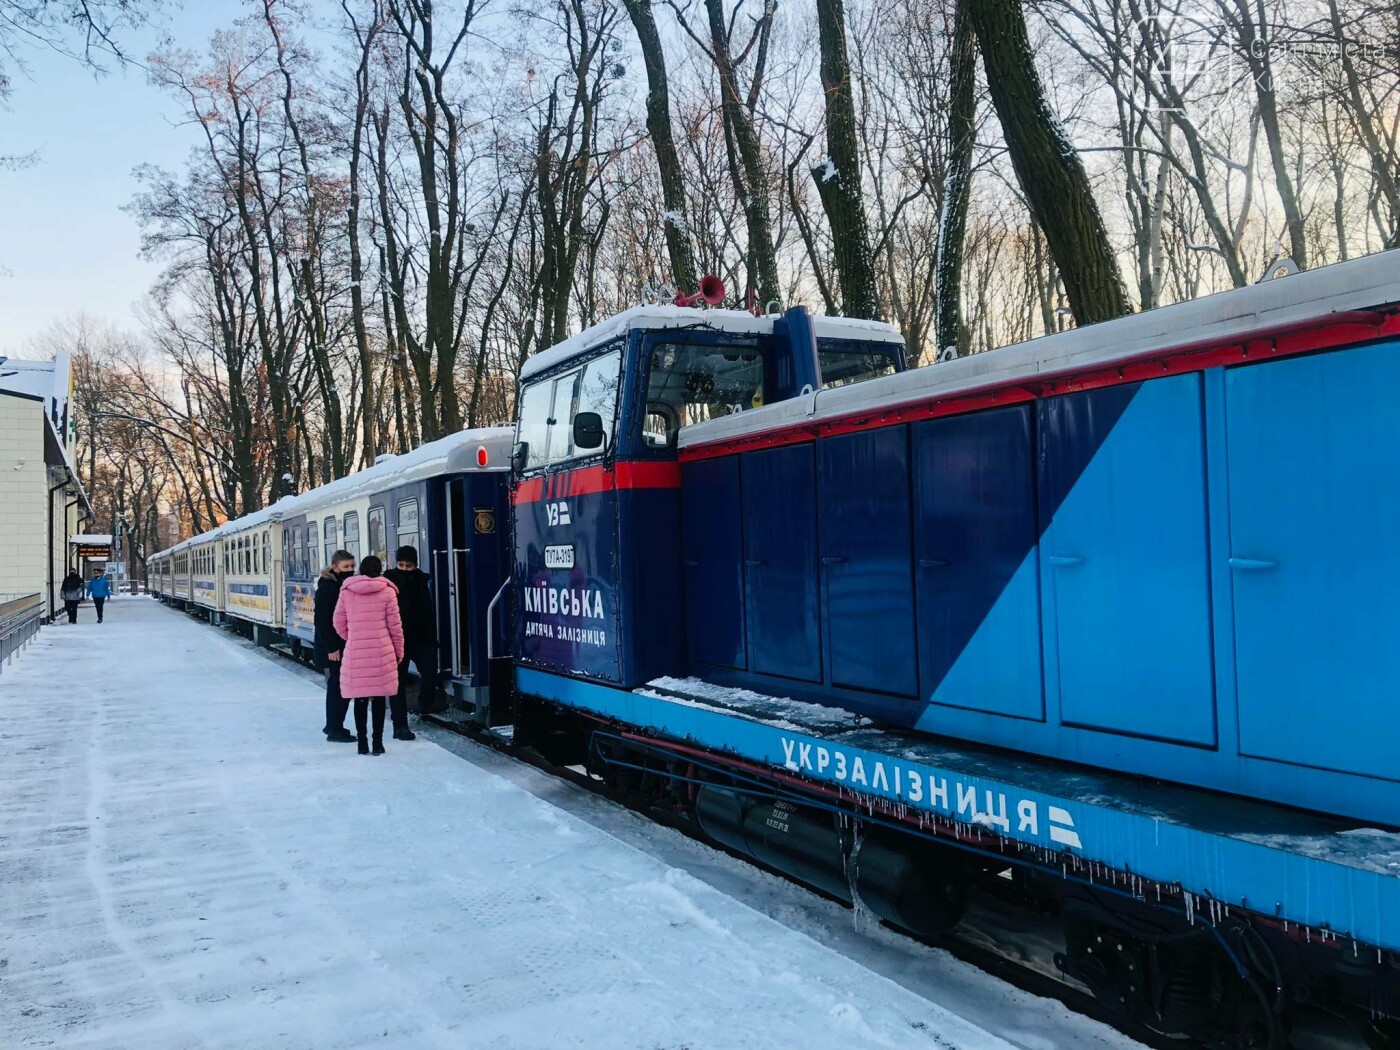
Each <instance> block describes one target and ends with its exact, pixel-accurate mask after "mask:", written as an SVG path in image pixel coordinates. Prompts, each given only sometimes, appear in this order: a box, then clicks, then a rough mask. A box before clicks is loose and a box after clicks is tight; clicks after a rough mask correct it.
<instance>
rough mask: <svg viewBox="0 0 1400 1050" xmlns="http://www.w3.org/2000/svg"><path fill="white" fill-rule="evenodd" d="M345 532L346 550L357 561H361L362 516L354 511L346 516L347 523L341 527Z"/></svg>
mask: <svg viewBox="0 0 1400 1050" xmlns="http://www.w3.org/2000/svg"><path fill="white" fill-rule="evenodd" d="M341 529H342V531H343V532H344V540H345V549H346V550H348V551H349V552H350V553H351V554H353V555H354V556H355V560H356V561H359V560H360V516H359V515H358V514H356V513H355V512H354V511H353V510H352V511H350V512H348V513H347V514H346V515H345V523H344V524H343V525H342V526H341Z"/></svg>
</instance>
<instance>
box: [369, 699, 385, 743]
mask: <svg viewBox="0 0 1400 1050" xmlns="http://www.w3.org/2000/svg"><path fill="white" fill-rule="evenodd" d="M373 705H374V707H373V711H374V714H373V719H374V748H373V750H372V751H370V754H372V755H382V754H384V698H383V697H382V696H376V697H375V698H374V700H373Z"/></svg>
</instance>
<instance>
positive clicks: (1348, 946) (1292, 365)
mask: <svg viewBox="0 0 1400 1050" xmlns="http://www.w3.org/2000/svg"><path fill="white" fill-rule="evenodd" d="M1397 336H1400V254H1396V253H1389V254H1383V255H1379V256H1375V257H1371V258H1367V259H1363V260H1359V261H1356V262H1352V263H1347V264H1342V265H1338V266H1333V267H1328V268H1326V269H1321V270H1318V271H1314V272H1311V273H1306V274H1302V275H1297V276H1291V277H1289V278H1287V279H1286V280H1281V281H1273V282H1269V283H1266V284H1261V285H1258V286H1255V287H1251V288H1247V289H1242V290H1238V291H1234V292H1229V293H1225V294H1222V295H1217V296H1212V297H1209V298H1206V299H1202V300H1198V301H1195V302H1190V303H1184V304H1181V305H1177V306H1171V307H1166V308H1163V309H1158V310H1153V311H1151V312H1148V313H1144V314H1140V315H1135V316H1131V317H1127V318H1124V319H1122V320H1119V321H1115V322H1111V323H1108V324H1103V325H1098V326H1094V327H1091V328H1086V329H1081V330H1076V331H1072V332H1068V333H1064V334H1061V335H1056V336H1052V337H1049V338H1046V339H1040V340H1035V341H1033V342H1031V343H1028V344H1024V345H1022V346H1016V347H1008V348H1005V349H1002V350H998V351H994V352H991V353H987V354H982V355H978V356H975V357H972V358H967V359H963V360H959V361H954V362H950V363H945V364H940V365H939V366H938V367H936V368H929V369H921V370H915V371H906V370H905V368H904V358H903V351H902V347H901V345H900V341H899V337H898V334H897V333H896V332H894V331H893V330H892V329H889V328H888V327H886V326H882V325H876V324H870V323H864V322H855V321H848V320H842V319H827V318H812V317H810V316H808V315H807V313H806V312H805V311H804V310H802V309H800V308H797V309H792V310H789V311H787V312H786V313H784V314H782V315H780V316H769V317H764V318H755V317H751V316H749V315H746V314H742V313H734V312H727V311H718V310H715V311H704V312H697V311H694V310H687V309H678V308H674V307H643V308H639V309H636V310H632V311H629V312H627V313H624V314H622V315H620V316H618V317H616V318H614V319H612V320H611V321H609V322H607V323H605V324H604V325H600V326H598V327H595V328H593V329H590V330H588V331H586V332H584V333H582V334H580V335H579V336H576V337H575V338H573V339H571V340H569V341H568V342H566V343H565V344H563V345H561V346H558V347H555V348H553V349H552V350H550V351H548V352H546V353H544V354H541V355H539V356H537V357H535V358H533V359H531V360H530V361H529V362H527V365H526V367H525V369H524V371H523V372H522V375H521V388H520V398H519V405H520V420H519V429H518V443H517V445H516V449H515V464H514V465H515V468H516V472H517V478H516V482H515V488H514V493H513V502H514V527H515V538H514V543H515V595H514V597H515V601H516V607H515V612H516V615H515V656H516V665H517V669H516V686H517V692H518V697H517V714H516V737H515V739H516V741H517V742H518V743H521V744H527V745H530V746H534V747H536V748H537V749H538V750H540V751H542V752H544V753H545V754H547V755H550V756H552V757H554V759H555V760H556V761H559V762H577V761H588V762H589V763H591V765H592V768H593V769H595V770H596V771H597V772H599V773H601V774H602V775H604V776H605V777H607V778H608V779H609V780H611V781H612V782H613V783H614V784H615V785H617V786H619V787H622V788H625V789H627V790H634V791H640V792H642V793H644V794H645V793H648V792H649V793H650V794H651V795H652V796H653V797H654V798H655V800H657V801H659V802H661V803H662V804H666V805H673V806H674V807H675V808H676V809H677V810H679V811H682V812H684V813H686V814H688V815H690V816H691V817H693V818H694V819H695V820H696V821H697V822H698V823H699V824H700V825H701V826H702V827H703V828H704V829H705V831H706V832H707V833H709V834H710V835H711V836H712V837H713V838H715V839H717V840H719V841H721V842H723V843H724V844H726V845H728V846H730V847H731V848H733V849H735V850H738V851H740V852H742V853H745V854H748V855H751V856H754V857H756V858H758V859H760V860H762V861H764V862H765V863H768V864H771V865H772V866H774V867H777V868H780V869H782V870H787V871H789V872H792V873H793V874H796V875H797V876H798V877H800V878H803V879H804V880H806V881H808V882H810V883H812V884H814V885H817V886H818V887H820V888H822V889H824V890H827V891H828V892H831V893H834V894H836V895H838V896H843V897H845V898H846V899H848V900H852V899H860V900H861V901H863V902H864V903H865V904H866V905H867V906H869V907H870V908H871V909H872V910H873V911H875V912H876V914H879V915H880V916H881V917H883V918H886V919H889V920H890V921H893V922H896V923H897V924H899V925H901V926H904V927H906V928H909V929H913V930H915V931H917V932H933V931H934V930H937V929H941V928H944V927H946V926H947V925H949V924H951V923H953V922H955V921H957V918H958V916H959V915H960V914H961V911H962V908H963V906H965V904H966V902H967V900H968V899H969V898H970V897H971V896H972V894H973V893H974V891H976V890H978V889H979V888H985V885H986V881H987V879H988V878H989V877H997V876H1004V875H1007V874H1010V873H1014V874H1015V880H1014V881H1015V882H1016V883H1017V885H1018V886H1020V887H1021V889H1022V891H1023V892H1025V893H1026V894H1028V895H1030V896H1032V897H1035V898H1037V899H1044V900H1050V901H1053V902H1055V903H1054V907H1056V908H1058V909H1060V911H1061V914H1062V917H1063V924H1064V933H1065V951H1064V952H1063V953H1062V955H1061V957H1060V959H1059V962H1060V965H1061V969H1062V971H1063V972H1064V973H1065V974H1067V975H1069V976H1072V977H1074V978H1076V979H1077V980H1079V981H1080V982H1082V983H1084V984H1086V985H1087V986H1088V987H1089V988H1090V989H1091V990H1092V991H1093V992H1094V993H1095V994H1096V995H1098V996H1099V998H1100V999H1102V1000H1103V1001H1104V1002H1105V1003H1107V1004H1108V1005H1110V1006H1111V1007H1113V1008H1114V1009H1117V1010H1118V1011H1120V1013H1121V1014H1122V1015H1123V1016H1124V1017H1125V1018H1126V1019H1127V1020H1129V1021H1133V1022H1138V1023H1142V1024H1144V1025H1146V1026H1148V1027H1151V1028H1153V1029H1155V1030H1157V1031H1162V1032H1167V1033H1170V1034H1180V1035H1186V1036H1192V1037H1199V1038H1207V1037H1209V1038H1222V1037H1221V1035H1220V1033H1226V1036H1225V1038H1226V1041H1227V1042H1228V1041H1229V1040H1230V1039H1234V1038H1238V1039H1241V1040H1245V1041H1251V1040H1252V1041H1255V1042H1257V1043H1258V1044H1259V1045H1283V1042H1282V1040H1283V1039H1285V1038H1286V1030H1287V1029H1288V1028H1289V1026H1290V1025H1295V1024H1297V1023H1298V1020H1299V1015H1300V1014H1301V1013H1306V1010H1305V1009H1304V1008H1302V1007H1301V1006H1299V1005H1298V1000H1300V999H1301V998H1303V997H1306V996H1313V997H1315V999H1316V1001H1318V1002H1322V1001H1327V1002H1332V1001H1336V1002H1343V1003H1351V1004H1353V1005H1354V1006H1357V1007H1358V1012H1357V1013H1356V1014H1355V1016H1357V1017H1360V1020H1358V1021H1357V1025H1358V1026H1359V1028H1362V1029H1365V1032H1366V1038H1370V1039H1380V1038H1382V1035H1380V1034H1377V1033H1385V1034H1388V1035H1390V1036H1393V1035H1394V1031H1395V1028H1394V1018H1395V1017H1396V1015H1397V1014H1400V956H1397V954H1396V952H1397V951H1400V835H1397V834H1394V833H1392V832H1387V831H1385V830H1384V829H1385V828H1391V829H1394V828H1396V827H1400V762H1397V756H1400V717H1397V707H1396V704H1397V697H1398V696H1400V655H1397V654H1400V645H1397V643H1396V639H1400V599H1397V597H1396V593H1397V584H1400V552H1397V548H1396V546H1395V545H1394V544H1393V543H1391V542H1390V540H1391V537H1392V536H1393V535H1395V534H1396V532H1397V530H1398V529H1400V489H1397V485H1396V479H1397V478H1398V477H1400V419H1398V418H1397V417H1396V415H1395V414H1394V409H1393V407H1392V403H1391V401H1392V391H1393V390H1394V389H1396V386H1397V382H1400V346H1398V345H1397V342H1396V340H1397ZM1119 774H1131V775H1129V776H1124V775H1119ZM1149 777H1150V778H1158V780H1160V781H1168V782H1173V783H1172V784H1162V783H1158V782H1156V781H1151V780H1147V779H1146V778H1149ZM1173 784H1175V785H1182V786H1180V787H1178V786H1173ZM1203 788H1207V789H1211V790H1210V791H1205V790H1202V789H1203ZM1292 807H1298V808H1296V809H1295V808H1292ZM1303 810H1310V811H1313V812H1310V813H1309V812H1303ZM852 818H856V819H852ZM1358 821H1359V822H1362V823H1361V824H1358V823H1357V822H1358ZM1367 824H1369V825H1374V826H1376V828H1377V829H1378V830H1371V829H1367V828H1366V827H1364V825H1367ZM1105 943H1107V944H1109V945H1111V946H1112V954H1111V955H1106V954H1105V953H1104V952H1103V951H1102V950H1100V951H1099V952H1098V954H1096V953H1095V946H1096V945H1102V944H1105ZM1322 946H1325V947H1322ZM1222 988H1225V989H1227V991H1224V992H1222V991H1220V989H1222ZM1362 1004H1364V1009H1360V1006H1361V1005H1362ZM1363 1014H1364V1016H1362V1015H1363ZM1387 1025H1389V1026H1390V1027H1389V1028H1387V1027H1386V1026H1387Z"/></svg>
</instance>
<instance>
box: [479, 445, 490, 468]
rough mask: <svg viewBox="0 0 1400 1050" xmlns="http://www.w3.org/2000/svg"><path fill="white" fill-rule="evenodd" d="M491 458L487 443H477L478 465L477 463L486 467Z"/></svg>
mask: <svg viewBox="0 0 1400 1050" xmlns="http://www.w3.org/2000/svg"><path fill="white" fill-rule="evenodd" d="M489 459H490V457H489V456H488V455H487V454H486V446H485V445H477V446H476V465H477V466H478V467H485V466H486V463H487V461H488V460H489Z"/></svg>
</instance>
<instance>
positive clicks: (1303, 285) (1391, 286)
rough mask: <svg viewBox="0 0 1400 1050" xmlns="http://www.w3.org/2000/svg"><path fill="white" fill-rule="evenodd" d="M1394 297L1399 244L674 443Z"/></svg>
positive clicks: (773, 408)
mask: <svg viewBox="0 0 1400 1050" xmlns="http://www.w3.org/2000/svg"><path fill="white" fill-rule="evenodd" d="M1397 302H1400V250H1394V251H1388V252H1381V253H1379V254H1376V255H1370V256H1367V257H1365V258H1362V259H1356V260H1353V261H1351V262H1344V263H1336V264H1333V265H1331V266H1324V267H1320V268H1318V269H1316V270H1307V271H1304V272H1302V273H1297V274H1291V275H1290V276H1288V277H1283V278H1279V279H1276V280H1270V281H1265V282H1264V283H1262V284H1256V285H1250V286H1249V287H1246V288H1236V289H1233V290H1231V291H1226V292H1218V293H1216V294H1215V295H1208V296H1203V297H1202V298H1200V299H1193V300H1190V301H1188V302H1183V303H1176V304H1174V305H1172V306H1161V307H1158V308H1156V309H1154V310H1145V311H1143V312H1142V313H1137V314H1130V315H1128V316H1127V317H1120V318H1116V319H1115V320H1112V321H1105V322H1103V323H1101V324H1095V325H1089V326H1087V327H1085V328H1076V329H1072V330H1070V331H1068V332H1060V333H1057V334H1055V335H1049V336H1042V337H1040V338H1038V339H1032V340H1030V341H1028V342H1024V343H1016V344H1014V345H1011V346H1005V347H1002V348H1000V349H996V350H989V351H987V352H985V353H980V354H973V355H971V356H969V357H960V358H957V359H956V360H953V361H945V362H942V363H939V364H935V365H931V366H928V367H925V368H915V369H912V370H910V371H907V372H900V373H897V374H894V375H888V376H882V377H881V378H879V379H871V380H868V381H866V382H863V383H853V384H851V385H849V386H843V387H837V388H835V389H831V390H819V391H817V392H816V393H815V394H807V395H803V396H800V397H796V398H791V399H789V400H786V401H779V402H775V403H773V404H771V405H765V406H763V407H762V408H756V409H752V410H750V411H747V412H738V413H735V414H734V415H730V416H721V417H719V418H717V419H711V420H708V421H706V422H703V423H696V424H694V425H692V426H688V427H685V428H684V429H682V430H681V432H680V437H679V444H680V447H681V448H687V447H694V446H698V445H705V444H709V443H712V442H717V441H728V440H732V439H734V438H737V437H742V436H746V435H750V434H757V433H763V432H765V431H768V430H775V429H779V428H783V427H789V426H796V425H800V424H803V423H811V422H817V421H820V420H825V419H833V418H837V417H842V416H849V415H858V414H860V413H862V412H867V411H875V410H883V409H891V408H897V407H899V406H902V405H909V404H917V403H920V402H926V401H934V400H940V399H946V398H949V397H955V396H959V397H960V396H965V395H968V394H974V393H979V392H983V391H990V390H994V389H997V388H1002V387H1008V386H1013V385H1014V384H1016V383H1019V382H1026V381H1027V380H1031V379H1037V380H1042V379H1051V378H1056V377H1064V376H1069V375H1074V374H1077V373H1081V372H1085V371H1090V370H1095V369H1102V368H1104V367H1105V366H1113V365H1116V364H1126V363H1127V362H1129V361H1132V360H1135V359H1141V358H1144V357H1146V358H1151V357H1152V356H1153V355H1155V354H1160V353H1163V352H1168V351H1171V350H1173V349H1175V348H1181V347H1187V346H1199V345H1202V344H1204V345H1207V346H1209V345H1210V344H1212V343H1218V345H1221V346H1227V345H1229V344H1230V343H1232V342H1237V341H1239V340H1240V339H1244V338H1248V337H1250V336H1251V335H1254V334H1257V333H1262V332H1264V331H1267V330H1272V329H1278V328H1281V327H1287V326H1290V325H1302V324H1306V323H1308V322H1317V321H1320V320H1325V319H1326V318H1327V317H1328V316H1329V315H1333V314H1340V313H1344V312H1346V311H1351V310H1364V309H1370V308H1375V307H1377V306H1386V305H1390V304H1393V303H1397Z"/></svg>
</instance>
